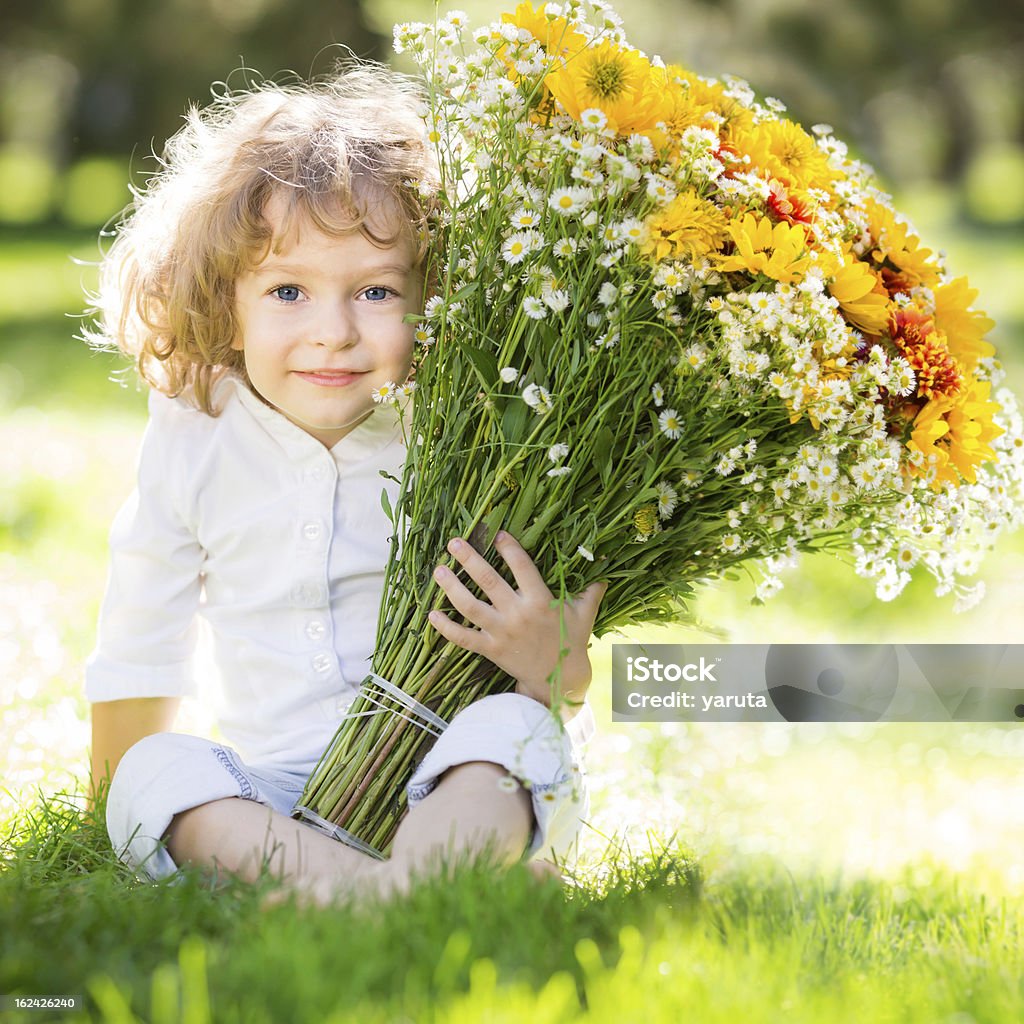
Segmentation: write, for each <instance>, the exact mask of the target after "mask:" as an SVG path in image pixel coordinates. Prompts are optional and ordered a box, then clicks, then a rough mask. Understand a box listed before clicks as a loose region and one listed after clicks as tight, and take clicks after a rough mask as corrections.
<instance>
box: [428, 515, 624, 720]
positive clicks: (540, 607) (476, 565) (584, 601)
mask: <svg viewBox="0 0 1024 1024" xmlns="http://www.w3.org/2000/svg"><path fill="white" fill-rule="evenodd" d="M494 546H495V547H496V548H497V550H498V553H499V554H500V555H501V557H502V558H504V559H505V564H506V565H508V567H509V568H510V569H511V570H512V575H513V577H514V578H515V581H516V583H518V584H519V589H518V590H513V589H512V586H511V585H510V584H509V583H507V582H506V581H505V580H503V579H502V578H501V576H500V575H499V574H498V573H497V572H496V571H495V570H494V568H493V567H492V566H491V565H490V564H489V563H488V562H487V560H486V559H485V558H484V557H483V556H482V555H480V554H479V553H478V552H477V551H476V550H475V549H474V548H473V547H472V545H470V544H469V543H467V542H466V541H465V540H461V539H459V538H455V539H454V540H452V541H449V543H448V550H449V551H450V552H451V553H452V555H454V557H455V559H456V561H458V562H459V564H460V565H461V566H462V567H463V568H464V569H465V570H466V572H467V573H468V574H469V577H470V579H472V580H473V581H474V582H475V583H476V584H477V586H479V588H480V589H481V591H483V593H484V595H485V596H486V597H487V598H488V599H489V600H490V602H491V603H490V604H488V603H487V601H482V600H480V599H479V598H476V597H474V596H473V594H472V593H470V591H469V589H468V588H467V587H466V586H465V585H464V584H463V583H462V582H461V581H460V580H459V579H458V577H457V576H456V575H455V573H454V572H453V571H452V570H451V569H448V568H446V567H444V566H438V567H437V569H435V570H434V579H435V580H437V582H438V584H439V585H440V587H441V589H442V590H443V591H444V592H445V594H447V595H448V600H449V601H451V603H452V605H454V607H455V608H456V609H457V610H458V611H460V612H461V613H462V614H463V615H464V616H465V617H466V619H468V620H469V621H470V622H471V623H473V624H474V625H476V626H479V627H480V628H479V629H470V628H469V627H468V626H460V625H457V624H456V623H454V622H452V620H451V619H450V618H448V616H447V615H445V614H444V613H443V612H439V611H434V612H431V613H430V622H431V625H433V627H434V628H435V629H436V630H437V631H438V632H439V633H440V634H441V635H442V636H443V637H445V638H446V639H448V640H450V641H451V642H452V643H453V644H456V645H457V646H459V647H462V648H464V649H465V650H467V651H473V652H475V653H476V654H482V655H483V656H484V657H485V658H487V659H488V660H490V661H492V662H493V663H494V664H495V665H497V666H498V668H500V669H503V670H504V671H505V672H507V673H508V674H509V675H510V676H512V677H513V678H514V679H515V680H516V684H517V685H516V692H517V693H522V694H525V695H526V696H527V697H532V698H533V699H534V700H539V701H540V702H541V703H542V704H545V705H547V706H549V707H550V706H551V703H552V700H553V699H557V698H559V697H561V698H564V699H565V700H568V701H569V702H571V703H574V704H575V703H580V702H582V700H583V698H584V697H585V696H586V694H587V689H588V687H589V686H590V680H591V668H590V658H589V656H588V655H587V643H588V641H589V639H590V634H591V632H592V631H593V629H594V620H595V619H596V618H597V610H598V608H599V607H600V604H601V598H602V597H604V592H605V590H607V589H608V584H607V583H592V584H591V585H590V586H589V587H587V589H586V590H585V591H583V593H582V594H579V595H578V596H577V597H575V598H571V599H570V600H569V601H567V602H566V603H565V606H564V608H563V609H562V610H561V612H560V610H559V606H558V602H557V600H556V599H555V597H554V595H553V594H552V593H551V591H550V590H549V589H548V587H547V584H545V582H544V579H543V577H542V576H541V574H540V573H539V572H538V571H537V567H536V565H534V563H533V559H532V558H530V556H529V555H528V554H527V552H526V551H525V550H524V549H523V548H522V547H521V545H520V544H519V542H518V541H517V540H516V539H515V538H514V537H513V536H512V535H511V534H508V533H505V532H504V531H502V532H501V533H499V534H498V535H497V537H496V538H495V540H494ZM562 616H564V620H565V648H566V653H565V654H564V656H563V658H562V662H561V676H560V679H559V681H557V682H556V684H555V686H554V687H552V685H551V684H550V683H549V682H548V677H549V676H550V675H551V673H552V672H554V670H555V667H556V666H557V665H558V661H559V652H560V651H561V649H562V643H561V622H560V619H561V617H562Z"/></svg>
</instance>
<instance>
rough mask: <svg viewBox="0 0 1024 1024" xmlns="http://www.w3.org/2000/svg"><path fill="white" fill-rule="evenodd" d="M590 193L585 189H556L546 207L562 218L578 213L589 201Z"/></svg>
mask: <svg viewBox="0 0 1024 1024" xmlns="http://www.w3.org/2000/svg"><path fill="white" fill-rule="evenodd" d="M590 198H591V193H590V190H589V189H585V188H556V189H555V190H554V192H552V193H551V198H550V199H549V200H548V206H550V207H551V209H552V210H554V211H555V212H556V213H560V214H562V216H563V217H570V216H572V215H573V214H574V213H579V212H580V210H582V209H583V208H584V207H585V206H586V205H587V203H588V202H589V201H590Z"/></svg>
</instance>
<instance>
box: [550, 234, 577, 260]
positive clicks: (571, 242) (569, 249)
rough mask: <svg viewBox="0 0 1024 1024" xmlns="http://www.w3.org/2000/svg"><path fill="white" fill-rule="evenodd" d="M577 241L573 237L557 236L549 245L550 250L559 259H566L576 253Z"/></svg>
mask: <svg viewBox="0 0 1024 1024" xmlns="http://www.w3.org/2000/svg"><path fill="white" fill-rule="evenodd" d="M578 248H579V243H578V242H577V241H576V239H575V238H559V239H558V241H557V242H555V244H554V245H553V246H552V247H551V251H552V252H553V253H554V254H555V255H556V256H558V257H560V258H561V259H568V258H569V257H571V256H575V255H576V250H577V249H578Z"/></svg>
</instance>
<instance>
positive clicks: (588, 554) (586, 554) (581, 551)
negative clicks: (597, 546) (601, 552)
mask: <svg viewBox="0 0 1024 1024" xmlns="http://www.w3.org/2000/svg"><path fill="white" fill-rule="evenodd" d="M576 554H577V555H579V556H580V558H585V559H586V560H587V561H588V562H592V561H593V560H594V552H593V551H591V550H590V549H589V548H585V547H584V546H583V545H582V544H581V545H580V546H579V547H578V548H577V549H576Z"/></svg>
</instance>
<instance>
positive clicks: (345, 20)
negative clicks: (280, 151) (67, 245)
mask: <svg viewBox="0 0 1024 1024" xmlns="http://www.w3.org/2000/svg"><path fill="white" fill-rule="evenodd" d="M0 40H2V42H0V68H2V71H0V89H2V91H3V95H2V97H0V109H2V111H3V120H2V123H0V139H6V140H12V139H16V140H24V141H31V142H33V143H34V144H36V145H37V146H38V145H40V143H42V142H43V141H44V140H42V139H40V138H38V136H39V135H40V134H41V133H40V132H39V131H38V130H37V128H36V127H33V125H32V124H31V123H29V122H30V121H32V118H31V117H30V118H29V119H28V121H26V118H25V114H26V112H28V113H30V114H31V113H32V111H31V108H32V107H35V108H37V109H42V108H46V107H49V109H47V110H46V111H45V118H44V120H46V122H47V124H46V126H45V127H46V129H47V131H46V132H45V134H46V135H47V136H48V137H47V138H46V139H45V142H46V148H47V149H48V150H49V153H48V155H49V156H50V157H51V159H54V160H56V161H57V162H58V163H59V164H64V163H66V162H67V161H68V160H69V159H70V158H71V157H72V156H74V155H78V154H89V153H123V152H128V151H131V150H132V149H133V148H134V147H137V146H139V145H140V144H142V145H147V144H148V142H149V140H157V145H158V146H159V142H160V140H162V139H163V138H165V137H166V136H168V135H170V134H171V133H172V132H174V131H175V129H176V128H177V127H178V125H179V124H180V119H181V114H182V112H183V110H184V109H185V106H186V104H187V102H188V101H195V102H199V103H202V102H204V101H205V100H206V99H207V98H208V97H209V95H210V84H211V82H214V81H218V80H223V79H224V78H225V76H229V72H231V71H232V69H236V70H235V71H234V74H231V75H230V76H229V81H230V82H232V83H239V84H240V83H241V82H242V81H244V80H245V78H246V76H247V75H249V74H251V72H246V71H244V70H241V69H244V68H248V69H257V71H259V72H262V73H263V74H266V75H271V74H274V73H276V72H278V71H282V70H291V71H295V72H296V73H298V74H299V75H302V76H306V75H308V74H310V73H311V72H318V71H324V70H326V69H327V68H328V67H329V66H330V64H331V63H332V62H333V60H334V59H336V58H337V57H338V56H340V54H341V50H340V48H339V46H338V45H336V44H341V45H344V46H348V47H350V48H351V49H352V51H353V52H355V53H356V54H358V55H359V56H363V57H373V58H377V59H381V58H384V57H386V52H385V49H384V45H383V44H384V40H382V38H381V37H380V35H379V34H378V33H376V32H375V31H373V30H372V29H371V28H369V27H368V26H367V24H366V22H365V19H364V18H363V13H362V9H361V7H360V4H359V0H336V2H333V3H330V4H319V3H309V2H306V3H295V2H293V0H38V2H36V3H32V4H13V3H12V4H4V5H3V6H2V7H0ZM26 103H27V104H28V108H29V109H28V110H26ZM54 108H56V109H54ZM26 135H28V136H32V138H30V139H26Z"/></svg>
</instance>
